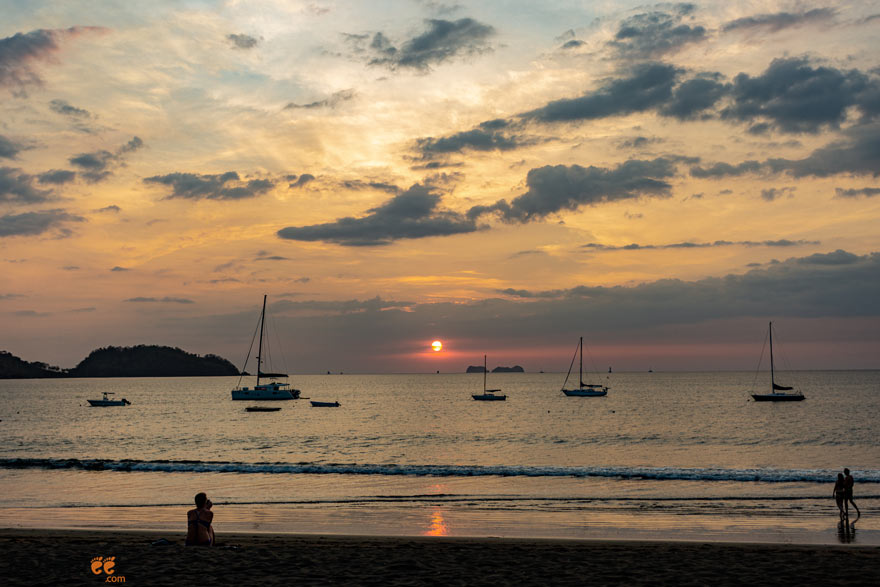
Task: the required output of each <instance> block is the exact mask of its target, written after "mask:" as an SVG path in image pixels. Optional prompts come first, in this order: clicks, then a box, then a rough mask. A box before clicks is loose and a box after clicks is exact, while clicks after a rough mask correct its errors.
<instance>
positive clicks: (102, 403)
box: [86, 391, 131, 408]
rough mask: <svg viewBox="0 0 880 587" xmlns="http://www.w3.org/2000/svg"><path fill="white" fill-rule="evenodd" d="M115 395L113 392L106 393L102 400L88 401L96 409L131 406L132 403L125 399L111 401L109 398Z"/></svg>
mask: <svg viewBox="0 0 880 587" xmlns="http://www.w3.org/2000/svg"><path fill="white" fill-rule="evenodd" d="M111 395H115V394H114V393H113V392H112V391H105V392H104V395H103V397H102V398H101V399H90V400H86V401H87V402H89V404H90V405H92V406H94V407H96V408H108V407H110V406H130V405H131V402H130V401H128V400H127V399H125V398H122V399H110V398H109V397H108V396H111Z"/></svg>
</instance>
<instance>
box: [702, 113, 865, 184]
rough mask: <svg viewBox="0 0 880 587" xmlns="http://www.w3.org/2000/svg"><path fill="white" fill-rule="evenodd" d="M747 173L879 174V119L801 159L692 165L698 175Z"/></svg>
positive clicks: (800, 174) (719, 175) (792, 174)
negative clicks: (703, 165) (706, 165)
mask: <svg viewBox="0 0 880 587" xmlns="http://www.w3.org/2000/svg"><path fill="white" fill-rule="evenodd" d="M748 173H767V174H774V173H787V174H789V175H791V176H792V177H829V176H831V175H837V174H843V173H849V174H852V175H873V176H874V177H877V176H878V175H880V123H873V124H868V125H861V126H854V127H851V128H849V129H847V130H845V131H844V132H843V139H842V140H839V141H835V142H832V143H830V144H829V145H826V146H825V147H822V148H819V149H816V150H815V151H813V152H812V153H811V154H810V155H809V156H807V157H805V158H804V159H782V158H776V159H766V160H765V161H755V160H750V161H743V162H742V163H737V164H735V165H732V164H729V163H716V164H714V165H711V166H708V167H696V166H695V167H692V168H691V175H692V176H694V177H700V178H722V177H728V176H739V175H745V174H748Z"/></svg>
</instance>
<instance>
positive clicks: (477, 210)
mask: <svg viewBox="0 0 880 587" xmlns="http://www.w3.org/2000/svg"><path fill="white" fill-rule="evenodd" d="M0 11H2V14H3V18H2V21H0V96H2V98H0V322H2V330H0V332H2V334H0V349H3V350H7V351H9V352H11V353H13V354H15V355H17V356H20V357H22V358H23V359H25V360H30V361H37V360H39V361H47V362H49V363H51V364H55V365H60V366H62V367H73V366H74V365H76V363H78V362H79V361H80V360H81V359H83V358H84V357H85V356H86V355H87V354H88V353H89V352H90V351H91V350H92V349H94V348H97V347H102V346H108V345H117V346H118V345H133V344H140V343H144V344H162V345H170V346H178V347H180V348H183V349H185V350H187V351H190V352H194V353H199V354H205V353H214V354H219V355H221V356H223V357H225V358H228V359H229V360H231V361H232V362H233V363H235V364H237V365H239V364H240V363H241V362H242V361H243V359H244V356H245V353H246V352H247V345H248V344H249V343H250V340H251V335H252V333H253V330H254V327H255V325H256V321H257V319H258V316H259V307H260V303H261V301H262V296H263V294H268V295H269V307H270V314H271V316H272V321H273V322H272V323H273V325H274V326H275V328H276V329H277V333H278V338H279V339H280V341H279V342H280V347H281V351H283V355H284V357H285V367H286V368H288V369H290V370H292V371H294V372H302V373H308V372H325V371H327V370H332V371H339V370H343V371H346V372H356V371H357V372H418V371H434V370H441V371H444V372H460V371H463V370H464V369H465V367H466V366H467V365H469V364H481V362H482V355H483V354H484V353H487V354H488V355H489V365H490V367H492V366H494V365H497V364H503V365H512V364H519V365H522V366H523V367H525V368H526V370H529V371H537V370H538V369H544V370H564V369H566V368H567V367H568V363H569V360H570V358H571V354H572V352H573V351H574V348H575V346H576V344H577V338H578V336H584V337H585V339H586V341H587V345H588V348H589V352H590V356H591V357H592V359H593V360H594V361H595V362H596V363H597V364H598V365H600V366H601V367H602V368H603V369H605V368H606V367H607V366H608V365H613V366H614V368H615V370H619V371H624V370H646V369H648V368H649V367H651V368H653V369H654V370H686V369H694V370H707V369H753V368H754V367H755V365H756V363H757V360H758V355H759V354H760V351H761V345H762V343H763V340H764V335H765V332H766V327H767V322H768V321H769V320H773V321H774V323H775V325H776V328H777V332H778V336H779V339H780V340H781V343H782V349H783V351H784V352H785V353H786V355H787V356H788V359H789V361H790V363H791V366H792V367H793V368H878V367H880V359H878V358H880V179H878V175H880V57H878V55H880V44H878V39H880V2H878V1H865V2H857V3H852V2H850V3H844V2H834V1H832V2H824V3H818V2H809V1H807V2H720V1H719V2H695V3H693V4H690V3H688V4H680V3H663V4H641V3H623V2H591V1H587V0H583V1H554V0H548V1H546V2H534V1H531V0H529V1H526V0H509V1H498V2H449V3H446V2H442V1H441V2H435V1H431V0H400V1H382V0H378V1H374V2H356V1H350V2H345V1H325V0H305V1H281V0H277V1H260V2H256V1H253V2H251V1H235V0H226V1H219V0H217V1H213V0H200V1H196V0H192V1H186V2H182V1H166V0H154V1H152V2H148V3H142V2H127V1H122V0H120V1H117V2H100V1H99V2H95V1H91V0H89V1H86V0H81V1H76V0H65V1H61V0H57V1H48V0H0ZM433 340H441V341H443V344H444V348H443V350H442V351H440V352H437V353H435V352H433V351H432V350H431V348H430V344H431V342H432V341H433ZM281 351H279V352H281Z"/></svg>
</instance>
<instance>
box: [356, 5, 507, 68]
mask: <svg viewBox="0 0 880 587" xmlns="http://www.w3.org/2000/svg"><path fill="white" fill-rule="evenodd" d="M425 24H426V25H427V30H426V31H425V32H423V33H422V34H420V35H418V36H416V37H413V38H411V39H409V40H408V41H405V42H404V43H403V44H402V45H401V46H400V47H396V46H395V45H394V44H393V43H392V42H391V40H390V39H389V38H388V37H387V36H385V35H384V34H383V33H376V34H375V35H373V37H372V39H371V40H370V44H369V51H370V52H371V53H372V54H373V55H374V57H373V58H372V59H371V60H370V62H369V63H370V64H371V65H380V66H384V67H388V68H391V69H397V68H410V69H416V70H421V71H426V70H428V69H429V68H430V67H431V66H433V65H439V64H440V63H443V62H445V61H449V60H451V59H453V58H457V57H462V56H468V55H476V54H480V53H485V52H486V51H489V50H491V47H490V45H489V44H488V41H489V39H490V38H491V37H492V36H493V35H494V34H495V29H494V28H492V27H491V26H489V25H487V24H483V23H481V22H478V21H476V20H474V19H472V18H462V19H459V20H455V21H450V20H442V19H430V20H427V21H425ZM349 38H351V39H359V38H361V37H358V36H354V35H352V36H350V37H349Z"/></svg>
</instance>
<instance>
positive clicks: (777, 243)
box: [581, 239, 820, 251]
mask: <svg viewBox="0 0 880 587" xmlns="http://www.w3.org/2000/svg"><path fill="white" fill-rule="evenodd" d="M818 244H820V242H819V241H807V240H796V241H793V240H788V239H778V240H765V241H727V240H717V241H713V242H709V243H694V242H682V243H669V244H665V245H641V244H638V243H631V244H628V245H603V244H600V243H587V244H585V245H581V248H584V249H590V250H593V251H653V250H658V249H709V248H715V247H732V246H739V247H798V246H803V245H818Z"/></svg>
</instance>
